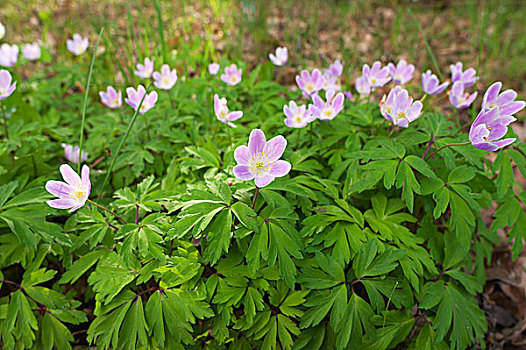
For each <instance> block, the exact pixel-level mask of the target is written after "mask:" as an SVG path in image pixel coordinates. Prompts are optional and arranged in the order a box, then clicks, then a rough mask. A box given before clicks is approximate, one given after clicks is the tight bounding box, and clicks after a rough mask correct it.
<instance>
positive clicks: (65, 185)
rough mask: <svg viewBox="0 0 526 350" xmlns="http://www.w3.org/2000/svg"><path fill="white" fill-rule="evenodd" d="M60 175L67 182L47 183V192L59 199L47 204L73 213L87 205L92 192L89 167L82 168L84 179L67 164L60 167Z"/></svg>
mask: <svg viewBox="0 0 526 350" xmlns="http://www.w3.org/2000/svg"><path fill="white" fill-rule="evenodd" d="M60 173H61V174H62V177H63V178H64V181H65V182H61V181H48V182H46V190H47V191H48V192H49V193H51V194H52V195H54V196H57V197H58V199H53V200H49V201H47V202H46V203H47V204H48V205H49V206H50V207H52V208H56V209H69V212H70V213H71V212H73V211H75V210H77V209H79V208H81V207H82V206H83V205H84V204H86V201H87V200H88V198H89V194H90V191H91V183H90V180H89V167H88V166H87V165H84V166H83V167H82V171H81V173H82V178H81V177H80V176H79V175H78V174H77V173H76V172H75V171H74V170H73V169H72V168H71V167H70V166H69V165H67V164H62V165H61V166H60Z"/></svg>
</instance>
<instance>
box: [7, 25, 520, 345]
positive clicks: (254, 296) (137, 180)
mask: <svg viewBox="0 0 526 350" xmlns="http://www.w3.org/2000/svg"><path fill="white" fill-rule="evenodd" d="M161 33H162V27H161ZM91 44H92V45H93V46H95V43H91ZM88 52H90V51H88ZM91 53H92V52H91ZM157 53H158V55H157V56H155V57H152V58H153V59H154V60H153V61H154V64H155V70H156V71H160V68H161V63H166V64H170V56H169V54H168V53H167V50H166V49H165V48H164V47H163V48H162V49H159V51H158V52H157ZM101 55H105V53H102V54H101ZM88 56H89V55H88V54H87V53H86V54H84V56H79V57H76V58H70V59H69V61H68V62H57V63H55V64H51V65H50V66H49V68H47V70H45V71H42V72H40V73H38V74H35V75H33V76H29V77H27V78H22V77H21V76H20V75H18V74H17V71H16V69H15V68H16V67H15V68H12V69H11V68H8V70H9V71H10V74H12V76H13V80H14V81H17V87H16V90H15V91H14V92H13V93H12V94H11V95H10V96H9V97H8V98H5V99H3V100H2V101H0V103H1V105H2V108H3V109H4V112H3V113H4V118H5V119H4V122H5V126H6V129H5V130H6V131H3V133H2V139H1V141H0V175H1V179H0V267H1V272H0V280H1V284H0V287H1V289H0V297H1V298H0V340H1V342H2V344H3V347H4V348H5V349H52V348H57V349H70V348H71V346H72V345H73V344H79V343H89V344H95V345H96V346H97V347H98V348H100V349H193V348H195V349H199V348H210V349H226V348H228V349H251V348H262V349H347V348H359V349H391V348H396V347H398V348H409V349H450V348H457V349H464V348H468V347H471V346H482V347H483V346H484V343H485V332H486V330H487V323H486V319H485V316H484V313H483V312H482V311H481V309H480V308H479V304H478V299H477V295H478V294H479V293H480V292H481V291H482V287H483V285H484V282H485V278H486V275H485V264H486V263H487V262H488V260H489V259H490V258H491V254H492V251H493V245H494V244H496V243H498V242H499V237H498V236H497V234H496V231H497V229H499V228H506V229H507V231H506V232H507V234H508V236H509V238H510V240H513V241H514V244H513V250H512V251H513V255H514V258H517V256H518V255H519V254H520V252H521V251H522V244H523V239H524V234H525V232H526V213H525V212H524V209H523V208H522V207H521V205H524V202H525V201H526V192H525V191H522V192H521V191H518V190H517V189H518V188H519V186H517V182H516V180H515V178H514V174H513V168H512V167H513V166H515V167H517V168H518V169H519V171H520V172H521V173H522V174H523V175H524V176H526V158H525V153H526V145H525V144H524V143H521V142H520V141H516V142H514V143H513V144H511V145H509V146H507V147H505V148H502V149H499V150H497V151H495V152H494V153H496V159H495V160H494V161H493V160H492V159H491V158H489V157H488V154H490V152H488V151H484V150H481V149H477V148H475V147H473V145H472V143H474V142H473V140H471V132H470V138H469V141H468V130H469V127H470V126H471V123H468V124H467V125H462V124H461V123H459V119H458V117H457V118H456V117H455V114H454V113H453V112H451V113H450V114H447V115H446V114H443V113H441V112H440V111H439V110H438V109H437V108H431V107H429V108H426V107H428V106H431V103H430V101H431V100H433V103H434V104H433V105H436V104H440V103H443V104H448V103H449V102H448V101H447V99H441V96H440V95H438V94H437V95H434V94H429V96H427V97H426V98H425V99H424V98H423V99H422V101H423V103H422V105H423V113H422V114H421V115H419V117H417V119H415V120H411V123H410V124H409V122H408V124H409V125H404V124H403V123H399V119H390V118H388V116H386V115H385V114H384V112H383V110H381V109H380V108H379V104H378V100H380V97H381V96H378V94H377V93H375V91H372V92H371V94H370V95H369V94H367V95H366V94H363V95H360V94H358V93H356V92H355V91H354V88H353V89H352V91H353V96H352V97H350V98H349V96H347V98H346V99H345V101H344V102H343V109H342V110H341V111H338V113H336V114H337V115H334V116H332V119H330V120H323V118H317V119H315V120H313V121H311V122H310V123H308V125H307V126H306V127H303V128H302V127H299V128H291V127H289V126H287V125H286V124H285V123H284V120H285V114H284V112H283V107H284V106H285V105H288V104H289V101H291V100H293V101H296V102H297V104H298V105H308V104H311V103H314V104H315V103H316V102H315V101H314V102H313V101H312V97H313V95H310V96H306V95H305V94H304V91H300V90H291V89H289V88H287V87H284V86H282V85H280V84H279V83H278V82H276V76H277V74H278V72H277V70H279V69H280V68H279V67H276V66H274V65H272V63H271V62H267V63H265V64H263V65H258V66H257V67H255V68H254V69H248V68H247V66H246V65H245V64H244V63H243V62H241V61H237V62H236V61H230V60H228V59H227V58H225V57H224V58H222V59H221V60H220V61H219V62H218V63H219V64H220V67H221V73H223V72H224V68H225V67H228V66H229V65H230V64H231V63H236V64H237V66H238V67H240V68H241V69H242V79H241V81H240V82H239V83H236V84H235V85H228V84H226V83H225V82H224V81H223V80H221V79H222V78H220V77H219V75H217V76H216V75H213V74H210V73H209V72H208V71H207V70H206V66H204V68H202V70H201V71H200V73H199V74H197V75H196V76H194V77H191V78H190V77H182V76H181V77H179V79H178V80H177V82H176V83H175V85H174V86H173V88H170V89H169V90H168V91H165V90H164V89H163V88H159V87H157V85H154V84H150V83H149V79H148V78H143V79H139V78H134V84H132V85H133V86H134V87H135V86H137V85H138V84H139V83H142V84H143V85H144V86H145V88H146V90H148V92H149V93H152V92H153V91H155V90H156V93H157V94H158V99H157V100H156V102H154V103H153V106H151V107H153V108H151V110H147V111H145V113H144V114H140V113H137V112H135V113H134V110H133V109H131V108H129V107H128V106H126V105H123V106H122V108H115V109H111V108H108V106H106V105H107V103H105V104H106V105H105V104H102V103H100V99H99V96H98V95H97V92H98V91H103V90H106V86H107V85H114V86H115V85H116V84H115V83H114V80H113V75H114V74H115V71H104V70H98V69H97V68H98V66H97V64H96V61H97V59H99V58H98V57H96V58H95V65H92V66H91V68H90V63H91V62H90V58H89V57H88ZM42 59H43V60H46V52H43V58H42ZM141 62H143V61H141ZM135 63H139V62H135ZM18 64H31V63H29V62H25V63H24V62H21V63H20V62H19V63H18ZM421 68H422V71H424V69H423V68H424V67H421ZM427 68H433V69H435V72H436V73H439V72H440V67H427ZM437 68H438V69H437ZM116 69H118V68H116ZM358 69H359V68H358ZM89 73H92V74H90V76H91V78H88V74H89ZM221 73H220V74H221ZM225 74H226V73H225ZM298 74H299V72H298ZM313 74H314V73H313ZM340 74H341V73H340ZM364 76H365V77H367V74H365V73H364ZM228 77H229V76H227V78H228ZM441 78H442V77H441ZM89 79H91V85H89V84H88V85H86V84H85V82H86V81H87V80H88V81H89ZM225 80H226V79H225ZM441 81H443V79H441ZM386 83H387V82H386ZM387 84H391V85H390V87H392V88H393V90H394V89H395V87H394V86H395V84H394V83H387ZM85 86H91V91H92V92H91V93H89V92H87V91H86V88H85ZM126 87H127V86H124V85H123V86H116V88H117V90H124V89H125V88H126ZM300 87H301V85H300ZM343 89H346V90H351V88H350V87H349V86H343ZM215 94H218V95H219V96H221V97H225V98H226V100H227V101H228V107H229V108H230V110H234V111H242V112H243V116H242V117H241V118H239V119H237V120H236V121H235V123H234V124H235V126H237V127H235V128H234V127H231V125H229V124H228V123H227V122H229V121H227V120H224V119H223V120H222V119H221V113H220V112H221V111H222V110H221V108H222V107H221V108H219V110H215V109H214V107H215V106H214V104H215V103H214V95H215ZM414 94H416V95H418V96H420V95H421V94H422V91H421V90H417V89H415V90H414ZM131 95H132V94H130V93H128V98H129V99H132V98H131V97H130V96H131ZM86 96H87V100H86V101H85V100H84V99H85V97H86ZM319 96H321V97H322V98H326V99H327V100H331V99H332V97H331V98H329V97H328V96H326V95H325V94H324V93H321V92H320V93H319ZM443 96H445V92H443V95H442V97H443ZM145 101H147V98H144V99H143V98H142V96H141V97H140V98H139V99H138V100H137V101H136V102H138V103H137V106H135V108H137V110H139V111H140V110H141V109H140V107H139V106H141V105H143V104H145ZM322 102H323V100H322ZM327 102H329V101H327ZM225 103H226V102H225ZM386 103H388V101H387V100H385V101H384V104H383V105H384V106H385V104H386ZM452 103H453V104H454V105H458V104H457V103H456V102H454V101H452ZM128 104H132V103H128ZM84 107H85V109H84ZM494 108H499V107H494ZM83 109H84V111H85V113H83ZM218 111H219V112H218ZM459 111H460V112H459ZM459 111H456V113H463V117H464V118H465V119H469V120H473V119H475V117H476V116H477V114H478V113H479V110H478V108H477V109H475V107H473V109H472V108H471V107H470V108H469V109H467V110H466V109H460V110H459ZM227 112H229V110H227ZM481 113H486V111H484V110H482V111H481ZM7 116H9V118H8V117H7ZM397 125H399V126H397ZM254 129H261V130H263V131H264V133H265V134H266V136H267V139H269V140H270V139H271V138H273V137H274V136H277V135H283V136H284V138H285V139H286V141H287V144H286V148H285V150H284V153H283V154H282V155H281V159H282V160H284V161H286V162H288V163H290V165H291V169H290V172H288V173H287V174H286V175H285V176H279V177H276V178H275V179H273V181H271V182H270V183H268V184H266V185H264V186H260V187H256V186H255V185H254V182H253V181H246V180H240V179H239V176H237V177H236V176H235V175H234V174H235V171H234V169H235V167H236V166H239V164H238V163H239V161H238V157H236V156H235V153H236V149H238V148H239V147H240V146H242V145H246V144H247V143H249V135H252V132H253V130H254ZM79 133H80V135H81V136H80V140H79ZM508 134H509V135H508V136H511V137H513V135H512V134H513V131H512V130H511V129H510V130H508ZM250 137H252V136H250ZM470 141H471V142H470ZM63 143H65V144H71V145H77V144H80V145H83V146H82V151H86V152H87V153H88V155H87V158H86V159H85V160H84V161H83V162H81V163H85V164H87V165H88V166H89V179H90V181H91V191H90V190H88V191H87V195H88V196H89V197H90V200H91V201H90V202H86V200H84V202H82V205H81V207H80V208H78V210H75V211H74V212H68V211H66V210H61V209H56V208H52V207H50V206H49V205H48V204H47V201H49V200H53V199H55V196H53V195H51V194H50V193H48V191H46V183H47V182H48V181H52V180H56V179H58V177H59V175H58V174H59V172H58V171H57V170H58V169H59V167H60V166H61V164H66V163H68V162H69V164H71V166H72V167H73V169H74V170H72V171H77V172H78V173H80V170H81V164H78V160H79V159H81V158H83V156H82V152H78V151H77V153H76V154H75V153H73V156H71V154H69V155H68V153H67V152H66V153H64V148H63V146H62V144H63ZM474 144H475V143H474ZM249 148H250V143H249ZM478 148H480V147H478ZM79 153H80V155H79ZM278 158H279V157H278ZM75 160H76V162H75ZM62 169H63V168H61V171H62ZM236 175H237V173H236ZM65 180H67V179H66V178H65ZM256 183H257V180H256ZM492 203H497V211H496V213H495V215H494V216H495V220H494V221H493V223H492V224H491V226H489V227H488V226H487V225H486V223H485V222H484V221H483V220H482V218H481V215H480V212H481V209H487V208H489V207H490V206H491V205H492ZM96 204H97V205H96ZM100 206H103V207H104V208H106V209H103V208H101V207H100Z"/></svg>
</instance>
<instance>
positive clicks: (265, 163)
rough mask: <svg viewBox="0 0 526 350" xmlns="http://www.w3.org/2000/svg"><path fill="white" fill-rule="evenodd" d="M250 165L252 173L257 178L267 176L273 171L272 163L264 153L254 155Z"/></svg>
mask: <svg viewBox="0 0 526 350" xmlns="http://www.w3.org/2000/svg"><path fill="white" fill-rule="evenodd" d="M248 163H249V167H250V172H251V173H252V174H254V175H255V176H261V175H265V174H267V173H269V172H270V170H271V169H272V163H271V162H270V161H269V160H268V155H267V154H266V153H263V152H259V153H256V154H254V156H252V158H250V160H249V162H248Z"/></svg>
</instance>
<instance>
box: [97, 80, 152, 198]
mask: <svg viewBox="0 0 526 350" xmlns="http://www.w3.org/2000/svg"><path fill="white" fill-rule="evenodd" d="M150 86H151V84H150V85H148V87H147V88H146V92H145V93H144V96H143V97H142V99H141V102H140V103H139V105H138V106H137V109H136V110H135V113H134V114H133V117H132V119H131V121H130V124H128V129H126V133H125V134H124V136H123V137H122V138H121V142H120V143H119V145H118V146H117V150H116V151H115V152H113V153H112V155H113V156H112V160H111V164H110V168H109V169H108V172H107V173H106V176H105V177H104V181H103V182H102V185H101V186H100V188H99V196H98V198H100V196H101V195H102V190H103V189H104V186H105V185H106V182H108V179H109V177H110V175H111V171H112V170H113V167H114V166H115V162H116V161H117V157H118V156H119V153H120V151H121V148H122V146H123V145H124V143H125V142H126V139H127V138H128V135H129V134H130V131H131V129H132V128H133V125H134V124H135V121H136V120H137V116H138V115H139V110H140V109H141V106H142V102H143V101H144V98H145V97H146V95H148V91H149V90H150Z"/></svg>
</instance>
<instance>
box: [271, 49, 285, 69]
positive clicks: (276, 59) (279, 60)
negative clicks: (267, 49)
mask: <svg viewBox="0 0 526 350" xmlns="http://www.w3.org/2000/svg"><path fill="white" fill-rule="evenodd" d="M268 58H269V59H270V61H271V62H272V63H273V64H274V65H275V66H284V65H285V63H287V60H288V59H289V52H288V50H287V48H286V47H278V48H276V54H273V53H269V54H268Z"/></svg>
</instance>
